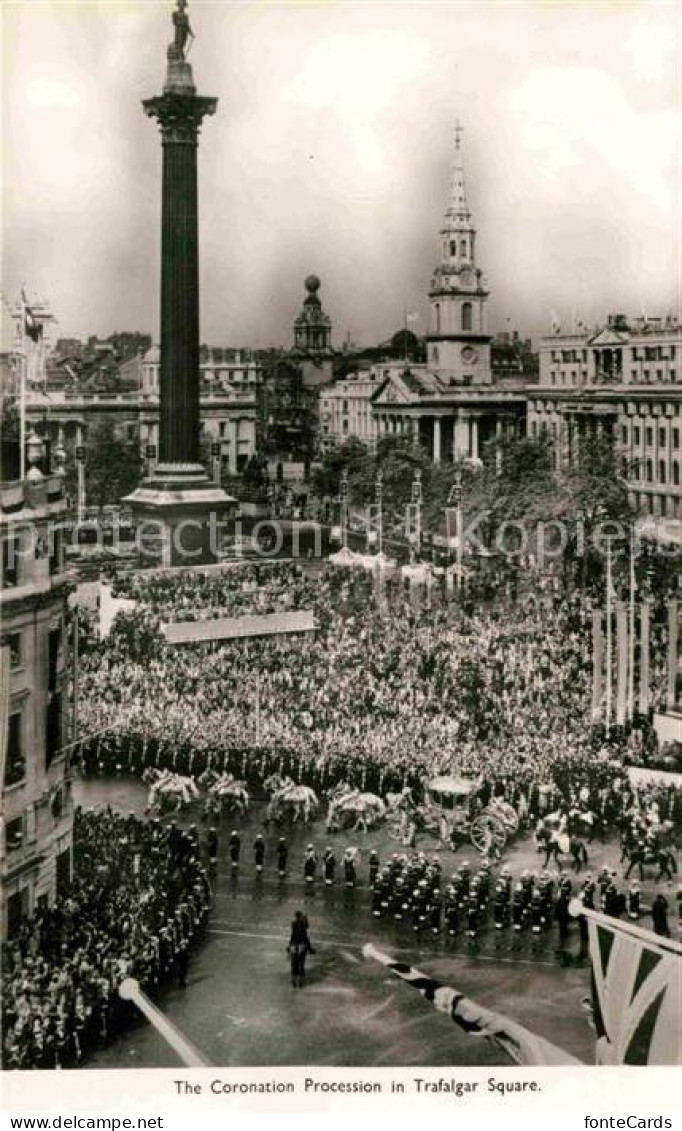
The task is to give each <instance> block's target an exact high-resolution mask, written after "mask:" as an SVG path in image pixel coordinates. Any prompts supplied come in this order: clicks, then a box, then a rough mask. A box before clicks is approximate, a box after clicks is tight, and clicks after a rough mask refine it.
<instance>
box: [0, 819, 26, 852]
mask: <svg viewBox="0 0 682 1131" xmlns="http://www.w3.org/2000/svg"><path fill="white" fill-rule="evenodd" d="M23 843H24V816H23V813H22V815H21V817H14V819H13V820H11V821H8V822H7V825H6V827H5V848H6V851H7V852H8V853H10V852H16V851H17V849H18V848H21V846H22V844H23Z"/></svg>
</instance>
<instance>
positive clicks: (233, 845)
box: [229, 829, 242, 868]
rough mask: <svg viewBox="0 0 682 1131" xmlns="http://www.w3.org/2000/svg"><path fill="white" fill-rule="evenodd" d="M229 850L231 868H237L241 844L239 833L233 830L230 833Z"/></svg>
mask: <svg viewBox="0 0 682 1131" xmlns="http://www.w3.org/2000/svg"><path fill="white" fill-rule="evenodd" d="M229 849H230V860H231V862H232V867H233V868H238V867H239V854H240V852H241V850H242V842H241V838H240V836H239V833H238V832H237V830H236V829H233V830H232V832H231V833H230V843H229Z"/></svg>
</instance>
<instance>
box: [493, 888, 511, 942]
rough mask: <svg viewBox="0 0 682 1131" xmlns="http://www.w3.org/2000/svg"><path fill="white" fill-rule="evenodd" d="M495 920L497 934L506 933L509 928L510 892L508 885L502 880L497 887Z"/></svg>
mask: <svg viewBox="0 0 682 1131" xmlns="http://www.w3.org/2000/svg"><path fill="white" fill-rule="evenodd" d="M493 919H494V922H495V931H496V932H499V931H504V930H505V928H506V927H508V926H509V891H508V889H507V885H506V884H505V883H504V882H503V881H501V880H498V882H497V884H496V885H495V895H494V898H493Z"/></svg>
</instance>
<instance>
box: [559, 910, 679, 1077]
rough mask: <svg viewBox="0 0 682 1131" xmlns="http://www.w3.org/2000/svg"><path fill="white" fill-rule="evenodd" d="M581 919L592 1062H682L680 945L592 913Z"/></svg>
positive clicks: (649, 932)
mask: <svg viewBox="0 0 682 1131" xmlns="http://www.w3.org/2000/svg"><path fill="white" fill-rule="evenodd" d="M576 902H577V901H576ZM571 910H573V908H572V909H571ZM585 918H586V919H587V929H588V933H589V940H590V957H591V959H592V1017H593V1021H594V1027H595V1031H596V1034H597V1048H596V1062H597V1064H602V1065H606V1064H610V1065H614V1064H630V1065H640V1066H642V1065H654V1064H659V1065H663V1064H667V1065H674V1064H682V1028H681V1025H680V1012H679V1002H680V989H681V987H682V946H680V944H679V943H675V942H672V941H670V940H668V939H662V938H661V937H660V936H658V935H654V934H653V933H652V932H651V931H645V930H643V929H642V928H638V927H635V926H631V925H630V924H628V923H622V922H620V920H618V919H613V918H609V917H607V916H606V915H602V914H600V913H599V912H597V911H591V910H590V911H587V912H585Z"/></svg>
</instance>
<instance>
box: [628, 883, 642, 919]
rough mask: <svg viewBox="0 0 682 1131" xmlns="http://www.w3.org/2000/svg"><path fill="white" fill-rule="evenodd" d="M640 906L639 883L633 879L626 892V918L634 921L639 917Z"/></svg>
mask: <svg viewBox="0 0 682 1131" xmlns="http://www.w3.org/2000/svg"><path fill="white" fill-rule="evenodd" d="M640 906H641V892H640V887H639V884H638V883H637V882H636V881H634V882H633V883H631V884H630V887H629V889H628V894H627V913H628V919H632V920H633V922H636V921H637V920H638V919H639V915H640Z"/></svg>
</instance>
